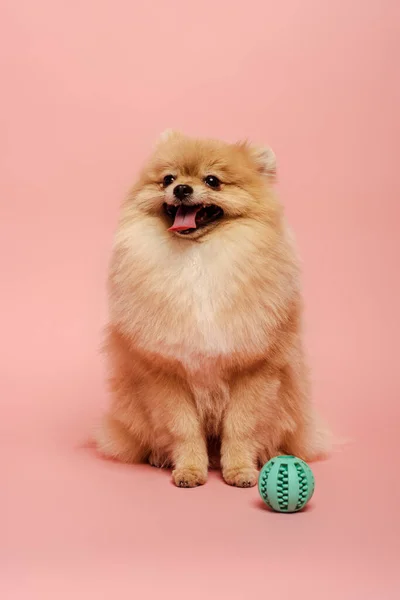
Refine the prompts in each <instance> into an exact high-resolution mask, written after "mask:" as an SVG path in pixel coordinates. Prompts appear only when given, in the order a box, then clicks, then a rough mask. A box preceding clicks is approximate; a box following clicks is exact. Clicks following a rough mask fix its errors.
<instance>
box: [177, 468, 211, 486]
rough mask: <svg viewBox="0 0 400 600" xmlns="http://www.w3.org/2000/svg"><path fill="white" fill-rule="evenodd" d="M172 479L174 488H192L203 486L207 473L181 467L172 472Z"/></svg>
mask: <svg viewBox="0 0 400 600" xmlns="http://www.w3.org/2000/svg"><path fill="white" fill-rule="evenodd" d="M172 479H173V481H174V483H175V485H176V486H178V487H182V488H192V487H197V486H198V485H203V484H204V483H205V482H206V481H207V471H204V470H202V469H197V468H196V467H183V468H180V469H174V471H172Z"/></svg>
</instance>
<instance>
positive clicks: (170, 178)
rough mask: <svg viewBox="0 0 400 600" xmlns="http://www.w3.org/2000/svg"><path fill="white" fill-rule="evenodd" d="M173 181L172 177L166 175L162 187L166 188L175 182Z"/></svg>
mask: <svg viewBox="0 0 400 600" xmlns="http://www.w3.org/2000/svg"><path fill="white" fill-rule="evenodd" d="M175 179H176V178H175V177H174V176H173V175H166V176H165V177H164V179H163V186H164V187H168V186H169V185H171V183H173V182H174V181H175Z"/></svg>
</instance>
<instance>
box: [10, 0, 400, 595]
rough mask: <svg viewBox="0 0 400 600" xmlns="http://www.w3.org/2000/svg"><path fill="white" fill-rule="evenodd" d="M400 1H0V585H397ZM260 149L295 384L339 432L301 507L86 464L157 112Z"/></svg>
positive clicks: (162, 589)
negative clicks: (282, 263)
mask: <svg viewBox="0 0 400 600" xmlns="http://www.w3.org/2000/svg"><path fill="white" fill-rule="evenodd" d="M399 11H400V4H399V2H398V0H386V1H382V0H369V1H368V2H365V1H364V0H353V1H352V2H349V1H348V0H337V1H335V2H321V1H320V0H302V1H300V0H287V1H286V2H281V3H279V2H275V3H272V2H268V1H266V0H246V2H236V1H233V0H220V2H215V0H203V1H202V2H201V3H200V2H199V4H198V5H197V4H196V3H194V2H188V0H172V1H171V2H164V0H154V2H152V3H149V2H148V1H147V0H146V2H145V1H144V0H143V2H141V1H140V0H138V1H135V2H129V1H125V0H123V1H120V2H115V0H113V1H112V0H101V1H98V0H96V1H95V0H81V1H80V2H70V3H66V2H64V3H61V2H54V1H53V0H36V1H35V2H32V1H30V0H19V1H18V2H15V1H14V0H5V1H4V2H2V7H1V13H2V14H1V15H0V24H1V25H0V26H1V29H2V31H1V32H0V40H1V44H2V48H1V52H0V60H1V67H2V70H1V73H2V77H1V83H2V91H1V111H0V129H1V133H0V137H1V147H0V151H1V156H0V169H1V174H0V275H1V277H0V415H1V418H0V457H1V458H0V464H1V490H0V598H1V599H2V600H3V599H4V600H64V599H65V600H108V599H109V598H113V599H114V598H115V599H118V600H119V599H122V598H124V599H125V598H129V599H133V598H135V599H136V598H137V599H138V600H139V599H140V600H142V599H143V600H147V599H149V600H154V599H156V598H157V599H161V598H175V599H176V600H180V599H181V598H182V599H183V598H185V599H186V598H189V599H190V600H197V599H200V598H202V599H203V598H209V599H210V600H214V599H218V600H219V599H223V600H224V599H225V598H227V599H228V598H229V599H232V600H241V599H246V600H247V599H248V598H262V599H267V598H268V599H269V598H276V599H282V600H286V599H290V600H292V599H293V598H295V599H298V600H303V599H304V600H306V599H307V600H331V599H332V600H333V599H334V600H394V599H396V600H398V599H399V598H400V574H399V573H400V570H399V565H400V476H399V472H400V467H399V464H400V401H399V400H400V368H399V345H398V340H399V339H400V319H399V314H400V313H399V306H400V277H399V272H400V271H399V257H400V225H399V223H400V177H399V138H400V125H399V105H400V70H399V68H398V62H399V61H398V57H399V54H400V47H399V43H400V12H399ZM171 126H173V127H177V128H181V129H183V130H185V131H187V132H189V133H195V134H205V135H213V136H216V137H222V138H226V139H228V140H233V139H237V138H243V137H246V136H249V137H250V138H253V139H255V140H257V141H266V142H268V143H270V144H271V145H272V146H273V148H274V149H275V151H276V153H277V156H278V162H279V190H280V194H281V196H282V198H283V200H284V203H285V206H286V208H287V212H288V216H289V219H290V222H291V223H292V224H293V227H294V229H295V231H296V235H297V238H298V243H299V246H300V249H301V254H302V257H303V260H304V292H305V299H306V306H307V312H306V332H307V333H306V341H307V347H308V350H309V354H310V359H311V363H312V366H313V379H314V396H315V401H316V403H317V404H318V406H319V408H320V410H321V411H322V413H323V414H324V415H325V416H326V418H327V420H328V421H329V423H330V424H331V426H332V428H333V430H334V432H335V433H336V434H337V436H338V437H343V438H345V439H346V440H347V441H348V443H347V445H345V446H344V447H343V449H342V450H340V451H337V452H335V454H334V455H333V457H332V458H331V459H330V460H329V461H327V462H325V463H320V464H317V465H315V466H314V467H313V468H314V470H315V476H316V493H315V496H314V498H313V500H312V503H311V504H310V506H309V508H308V509H307V510H306V511H305V512H303V513H301V514H296V515H277V514H272V513H270V512H268V510H266V509H265V508H264V507H263V506H262V504H261V502H260V500H259V498H258V494H257V490H256V489H251V490H239V489H233V488H229V487H228V486H226V485H224V484H223V483H222V481H221V480H220V477H219V475H218V474H217V473H213V474H212V475H211V477H210V481H209V482H208V484H207V485H206V486H204V487H203V488H199V489H195V490H181V489H175V488H174V487H173V486H172V484H171V483H170V479H169V474H168V473H167V472H159V471H157V470H154V469H151V468H150V467H128V466H122V465H118V464H113V463H111V462H105V461H102V460H100V459H99V458H97V457H96V456H95V455H94V453H93V452H92V451H91V450H89V449H87V448H85V440H86V438H87V435H88V433H89V432H90V429H91V428H92V426H93V425H94V424H95V423H96V421H97V419H98V418H99V416H100V414H101V412H102V408H103V407H104V405H105V402H106V401H107V397H106V391H105V386H104V365H103V363H102V359H101V357H100V355H99V353H98V350H97V349H98V347H99V345H100V337H101V333H100V332H101V328H102V326H103V324H104V323H105V319H106V308H105V293H104V280H105V273H106V268H107V262H108V257H109V251H110V246H111V240H112V233H113V231H114V227H115V222H116V218H117V210H118V205H119V202H120V200H121V198H122V197H123V195H124V194H125V192H126V190H127V189H128V187H129V186H130V184H131V182H132V178H133V177H134V174H135V173H136V171H137V169H138V168H139V165H140V163H141V161H142V160H143V158H144V157H145V156H146V154H147V153H148V152H149V150H150V148H151V144H152V143H153V141H154V138H155V136H157V135H158V133H159V132H160V131H162V130H163V129H165V128H166V127H171Z"/></svg>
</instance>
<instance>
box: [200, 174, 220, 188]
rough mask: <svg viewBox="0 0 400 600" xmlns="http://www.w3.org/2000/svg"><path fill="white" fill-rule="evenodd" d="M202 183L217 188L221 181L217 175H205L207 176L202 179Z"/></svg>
mask: <svg viewBox="0 0 400 600" xmlns="http://www.w3.org/2000/svg"><path fill="white" fill-rule="evenodd" d="M204 183H205V184H206V185H208V187H210V188H213V189H214V190H217V189H218V188H219V187H221V182H220V180H219V179H218V177H215V175H207V177H206V178H205V179H204Z"/></svg>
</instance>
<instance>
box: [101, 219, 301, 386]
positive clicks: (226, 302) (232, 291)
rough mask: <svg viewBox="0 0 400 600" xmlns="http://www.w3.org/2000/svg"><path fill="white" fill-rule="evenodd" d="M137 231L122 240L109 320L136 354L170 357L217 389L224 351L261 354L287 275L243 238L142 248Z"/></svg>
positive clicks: (284, 296)
mask: <svg viewBox="0 0 400 600" xmlns="http://www.w3.org/2000/svg"><path fill="white" fill-rule="evenodd" d="M145 235H146V234H145V233H144V234H143V233H142V232H141V230H140V229H138V230H136V231H131V236H130V239H129V245H126V239H125V240H122V242H124V241H125V245H124V247H123V253H122V254H121V253H120V254H119V255H118V256H117V260H116V262H115V264H116V268H114V269H113V271H112V277H111V288H110V291H111V295H110V309H111V318H112V320H113V322H114V323H116V324H118V326H119V327H120V328H122V330H123V331H124V333H125V334H128V335H129V337H130V338H131V339H133V340H134V343H135V345H136V346H137V348H138V349H140V350H141V351H143V352H148V353H151V354H157V355H160V356H162V357H163V358H165V359H167V360H168V359H170V360H174V361H178V362H179V363H180V364H181V365H182V366H183V368H184V369H185V371H186V372H187V374H188V376H189V377H190V378H192V379H193V380H195V381H196V382H197V385H198V386H199V387H201V388H212V389H214V388H217V389H219V388H220V386H221V372H222V371H223V369H224V366H225V365H226V363H227V362H229V361H231V359H232V356H234V355H244V354H245V355H246V356H248V357H251V356H254V357H259V356H260V355H262V354H265V352H266V350H267V348H268V344H269V340H270V336H271V333H272V332H273V331H274V328H275V327H276V323H277V319H278V318H279V311H280V309H281V308H282V307H284V306H285V305H286V303H287V300H288V296H290V295H291V293H292V289H291V288H292V287H293V282H291V276H290V274H289V273H286V272H285V271H284V270H282V269H281V268H280V264H279V263H276V264H275V263H274V261H273V259H271V260H269V261H268V260H266V259H263V257H262V256H261V257H260V256H259V254H260V253H258V254H257V253H255V252H254V244H252V243H251V240H246V239H244V240H242V241H241V244H240V245H235V244H229V243H227V244H225V245H224V244H223V243H221V242H220V241H219V242H218V243H209V244H195V243H194V244H193V243H190V242H185V241H183V240H182V241H181V240H177V244H175V245H174V244H165V243H162V242H161V241H160V242H159V244H155V243H154V241H153V243H152V244H151V245H150V244H149V242H148V239H149V236H148V235H147V236H146V237H144V236H145ZM141 236H143V239H141ZM131 240H134V243H132V242H131ZM117 242H118V240H117ZM179 242H180V243H179ZM120 244H121V241H120ZM246 244H247V247H246ZM117 248H118V243H117Z"/></svg>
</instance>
